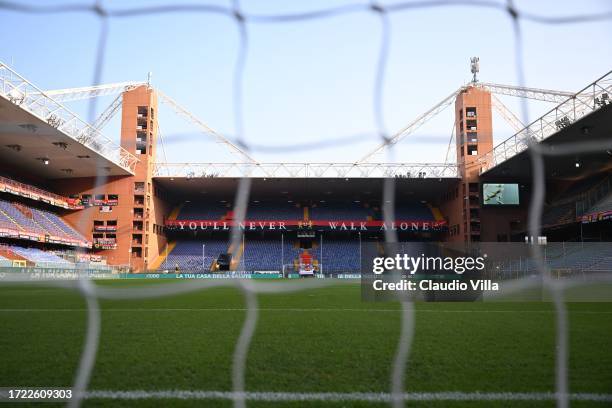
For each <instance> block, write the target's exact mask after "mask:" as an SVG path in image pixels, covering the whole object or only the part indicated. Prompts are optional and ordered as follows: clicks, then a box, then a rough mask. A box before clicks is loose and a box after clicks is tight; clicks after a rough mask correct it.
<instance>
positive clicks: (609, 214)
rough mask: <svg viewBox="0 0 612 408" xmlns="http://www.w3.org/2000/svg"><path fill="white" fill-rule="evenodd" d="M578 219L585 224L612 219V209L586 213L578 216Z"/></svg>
mask: <svg viewBox="0 0 612 408" xmlns="http://www.w3.org/2000/svg"><path fill="white" fill-rule="evenodd" d="M577 220H578V221H579V222H581V223H583V224H589V223H591V222H599V221H605V220H612V211H600V212H594V213H590V214H585V215H581V216H579V217H577Z"/></svg>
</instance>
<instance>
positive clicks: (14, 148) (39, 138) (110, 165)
mask: <svg viewBox="0 0 612 408" xmlns="http://www.w3.org/2000/svg"><path fill="white" fill-rule="evenodd" d="M0 143H1V144H0V160H2V162H3V163H4V164H5V165H8V166H11V165H14V166H19V168H20V169H22V170H23V171H27V172H30V173H32V174H35V175H38V176H40V177H43V178H67V177H94V176H97V175H99V174H104V175H108V176H118V175H129V174H130V172H129V171H128V170H126V169H124V168H123V167H121V166H119V165H117V164H115V163H114V162H113V161H111V160H109V159H107V158H106V157H104V156H102V155H100V154H98V153H97V152H96V151H94V150H92V149H90V148H89V147H87V146H86V145H84V144H82V143H79V142H78V141H76V140H74V139H72V138H71V137H69V136H68V135H66V134H65V133H63V132H62V131H60V130H58V129H56V128H55V127H53V126H51V125H50V124H48V123H47V122H45V121H43V120H41V119H40V118H38V117H37V116H35V115H33V114H31V113H30V112H28V111H27V110H24V109H22V108H20V107H19V106H17V105H15V104H14V103H12V102H10V101H8V100H7V99H5V98H3V97H0ZM44 160H48V162H47V163H48V164H46V165H45V161H44ZM68 169H69V170H68Z"/></svg>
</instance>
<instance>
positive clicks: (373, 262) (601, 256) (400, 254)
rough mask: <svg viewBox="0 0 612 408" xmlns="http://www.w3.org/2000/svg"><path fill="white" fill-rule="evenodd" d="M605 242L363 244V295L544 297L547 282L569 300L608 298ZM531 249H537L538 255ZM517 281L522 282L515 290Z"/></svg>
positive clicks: (611, 294)
mask: <svg viewBox="0 0 612 408" xmlns="http://www.w3.org/2000/svg"><path fill="white" fill-rule="evenodd" d="M607 245H609V243H572V244H571V245H570V244H568V243H548V244H546V245H536V246H534V245H531V244H527V243H521V242H471V243H463V242H461V243H448V242H401V243H374V242H366V243H363V244H362V255H361V296H362V300H364V301H397V300H401V299H406V300H407V299H413V300H423V301H434V302H435V301H442V302H447V301H468V302H473V301H550V299H551V293H550V291H549V290H548V289H547V288H548V287H550V286H549V285H550V284H551V282H554V283H555V284H560V285H565V286H566V287H567V289H565V292H564V296H565V298H566V299H567V300H570V299H571V301H585V302H592V301H606V302H609V301H612V281H611V282H610V284H608V285H602V284H597V285H595V284H589V282H590V281H591V280H592V279H590V278H593V279H596V278H598V277H601V276H602V275H606V276H610V274H611V273H612V259H610V258H609V257H606V255H605V254H607V253H608V251H606V249H607V248H606V247H607ZM535 250H539V253H540V254H541V259H542V261H541V262H538V261H537V260H536V259H537V258H536V254H535V252H534V251H535ZM517 288H520V290H519V289H517Z"/></svg>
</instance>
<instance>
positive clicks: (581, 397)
mask: <svg viewBox="0 0 612 408" xmlns="http://www.w3.org/2000/svg"><path fill="white" fill-rule="evenodd" d="M239 397H244V398H245V399H247V400H249V401H268V402H279V401H329V402H335V401H340V402H346V401H365V402H390V401H391V394H388V393H374V392H315V393H307V392H245V393H244V394H242V393H237V392H230V391H182V390H162V391H144V390H135V391H111V390H98V391H96V390H92V391H87V393H86V396H85V398H87V399H114V400H119V399H126V400H137V399H181V400H210V399H222V400H233V399H235V398H239ZM556 397H557V395H556V394H555V393H553V392H478V391H476V392H453V391H449V392H409V393H405V394H404V395H403V399H404V400H405V401H554V400H555V399H556ZM569 399H571V400H574V401H597V402H612V394H598V393H571V394H569Z"/></svg>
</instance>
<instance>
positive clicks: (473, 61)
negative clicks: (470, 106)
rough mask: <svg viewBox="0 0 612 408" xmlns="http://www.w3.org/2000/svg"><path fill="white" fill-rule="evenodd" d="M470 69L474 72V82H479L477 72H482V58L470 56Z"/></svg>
mask: <svg viewBox="0 0 612 408" xmlns="http://www.w3.org/2000/svg"><path fill="white" fill-rule="evenodd" d="M470 71H471V72H472V75H473V77H472V83H476V82H478V77H477V74H478V73H479V72H480V58H478V57H472V58H470Z"/></svg>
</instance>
